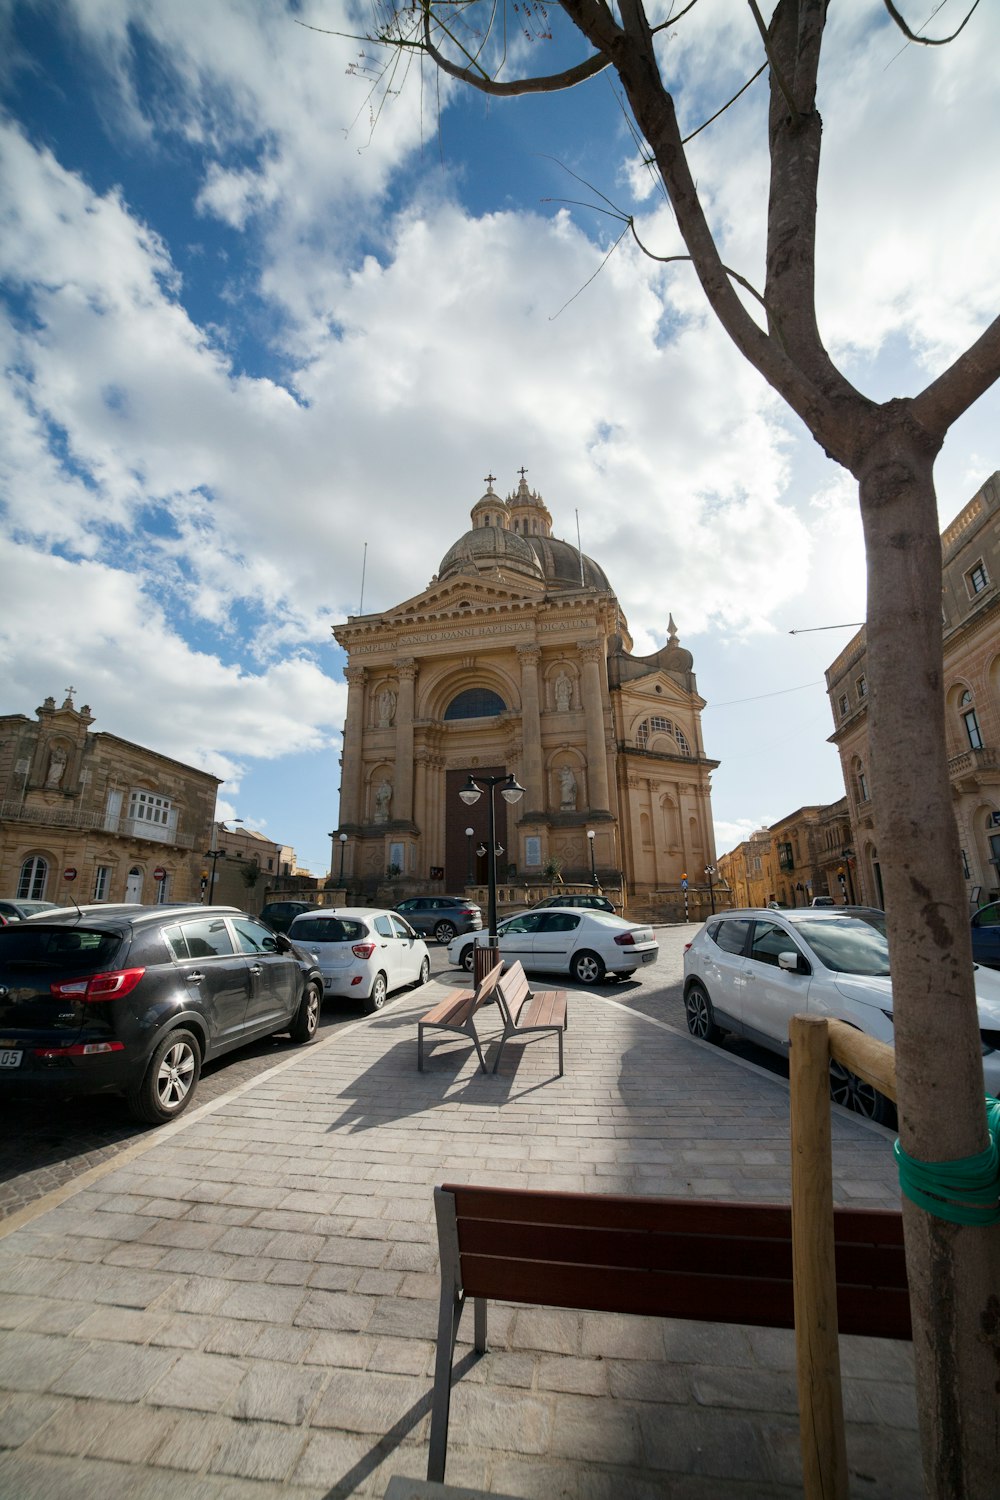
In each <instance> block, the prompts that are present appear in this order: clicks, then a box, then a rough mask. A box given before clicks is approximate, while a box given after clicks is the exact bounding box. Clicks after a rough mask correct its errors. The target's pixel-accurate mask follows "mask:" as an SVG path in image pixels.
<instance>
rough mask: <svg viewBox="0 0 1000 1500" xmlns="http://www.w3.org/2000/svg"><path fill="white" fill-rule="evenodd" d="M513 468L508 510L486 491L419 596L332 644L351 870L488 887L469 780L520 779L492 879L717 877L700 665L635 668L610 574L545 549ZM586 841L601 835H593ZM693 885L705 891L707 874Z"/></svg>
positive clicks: (647, 660)
mask: <svg viewBox="0 0 1000 1500" xmlns="http://www.w3.org/2000/svg"><path fill="white" fill-rule="evenodd" d="M524 475H525V471H524V470H522V471H521V478H520V483H519V484H518V486H517V489H516V490H515V492H514V493H513V494H511V495H508V497H507V498H506V499H503V498H501V496H499V495H498V494H497V493H496V492H495V491H494V489H493V477H492V476H490V478H489V479H488V480H487V489H486V493H485V494H484V495H483V496H482V498H481V499H479V500H478V501H477V502H476V504H475V505H474V506H473V507H472V513H471V519H472V527H471V529H470V530H469V531H467V532H465V534H464V535H463V536H461V537H460V538H459V539H458V541H456V542H455V543H454V545H453V546H451V547H449V549H448V551H447V552H446V553H445V555H444V557H443V558H442V560H441V564H440V567H439V569H438V572H437V574H436V575H435V576H434V578H432V580H431V582H430V584H429V585H428V586H427V588H426V589H424V590H423V592H422V593H420V594H417V595H415V596H414V597H413V598H411V599H407V600H405V601H404V602H403V603H402V604H399V605H398V606H396V607H395V608H394V609H389V610H386V611H385V612H384V613H382V614H378V615H362V616H351V617H349V618H348V620H347V621H346V622H345V623H344V624H342V625H339V626H337V627H336V628H335V630H334V635H335V636H336V639H337V641H338V642H339V644H340V645H341V646H342V647H343V649H344V651H345V652H346V653H347V665H346V668H345V676H346V679H347V683H348V704H347V719H346V723H345V727H344V751H343V760H342V779H341V789H340V827H339V829H338V834H340V833H343V834H346V835H347V841H346V844H345V846H344V853H345V859H346V864H345V874H346V877H347V878H348V879H350V880H351V881H352V882H355V883H361V884H366V883H367V884H368V885H370V886H372V887H373V886H375V885H376V884H377V883H378V882H379V881H380V880H381V879H383V878H384V876H385V874H386V872H387V871H392V872H393V874H394V875H398V877H399V880H400V884H401V886H402V887H404V888H406V889H411V890H417V889H419V890H431V891H433V890H438V891H446V890H456V889H459V890H460V889H462V888H464V887H465V886H466V885H472V884H479V883H481V882H482V881H483V880H484V879H485V871H486V858H485V855H484V854H479V853H477V850H479V849H485V840H486V836H487V817H488V808H487V803H488V800H489V799H488V794H487V795H486V796H484V797H483V798H482V799H481V800H480V802H479V803H477V804H476V805H475V806H474V807H472V808H469V807H467V806H466V805H465V804H464V803H462V802H461V801H460V799H459V795H458V794H459V791H460V789H461V788H462V787H463V786H464V785H465V784H466V782H467V780H468V778H469V776H470V774H472V775H473V776H475V775H481V776H496V775H506V774H508V773H513V774H514V775H515V776H516V777H517V780H518V781H519V782H520V783H521V785H522V786H523V787H524V788H525V795H524V797H523V798H522V799H521V801H520V802H518V803H516V804H513V805H510V806H508V804H507V803H506V802H505V801H504V800H503V799H502V798H501V797H499V796H497V797H496V799H495V807H496V842H497V844H498V845H499V846H500V847H501V848H502V850H503V853H502V854H501V855H500V856H499V857H498V869H499V871H500V874H501V878H508V879H511V880H517V881H518V882H525V881H528V882H530V881H531V880H539V879H541V877H542V876H543V872H545V871H546V869H549V870H551V869H552V868H553V867H554V866H555V865H558V867H559V869H560V871H561V874H562V876H563V878H564V879H569V878H576V879H586V880H590V879H591V874H592V871H591V856H592V858H593V868H594V870H596V872H597V874H598V878H599V879H600V880H601V881H602V883H607V884H619V883H622V884H623V885H624V889H625V892H626V894H627V895H628V896H629V897H633V896H635V895H637V894H638V895H642V896H647V895H650V896H651V895H652V894H653V893H656V892H670V891H673V892H676V891H677V890H678V888H679V882H680V879H681V877H682V875H683V874H684V873H685V872H686V871H688V870H696V871H701V870H703V869H704V868H705V866H706V865H709V864H714V840H713V832H712V815H711V801H710V776H711V771H712V770H713V769H714V767H715V766H716V765H717V764H718V762H716V761H713V760H710V759H709V758H708V757H707V756H706V754H705V751H704V747H703V743H702V734H701V710H702V708H703V707H704V700H703V699H702V698H701V697H700V696H699V694H698V690H697V685H696V682H695V676H694V672H693V670H692V666H693V663H692V657H691V653H690V652H689V651H686V650H685V649H684V648H683V647H682V646H681V645H680V643H679V641H678V638H677V632H676V630H675V628H674V624H673V621H672V620H671V621H670V624H669V633H668V640H667V644H666V645H665V646H664V647H663V648H662V650H660V651H657V652H654V653H653V654H652V655H650V656H645V657H638V656H634V655H632V640H631V637H630V635H629V630H628V625H627V622H626V620H625V617H624V615H623V613H622V610H621V606H620V604H619V602H618V599H617V598H616V596H615V594H614V591H613V589H612V587H611V584H610V583H609V581H608V579H607V577H606V575H605V573H604V570H603V569H602V568H601V567H600V566H599V565H598V564H597V563H596V562H594V561H593V559H592V558H589V557H587V556H585V555H584V554H583V553H582V552H580V551H579V550H578V549H577V548H576V547H574V546H572V545H571V544H570V543H568V542H564V541H560V540H558V539H557V538H556V537H554V536H553V535H552V518H551V516H550V514H549V511H548V509H547V507H546V505H545V502H544V501H543V500H542V497H541V496H540V495H539V494H537V493H536V492H534V491H532V490H530V489H529V488H528V485H527V482H526V480H525V477H524ZM590 833H593V835H594V837H593V839H590V838H588V834H590ZM699 878H703V877H699Z"/></svg>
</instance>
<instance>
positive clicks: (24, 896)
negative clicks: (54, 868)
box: [17, 854, 49, 901]
mask: <svg viewBox="0 0 1000 1500" xmlns="http://www.w3.org/2000/svg"><path fill="white" fill-rule="evenodd" d="M48 874H49V865H48V860H45V859H43V858H42V856H41V855H40V854H36V855H34V857H33V858H31V859H26V860H25V861H24V864H23V865H22V866H21V874H20V877H19V878H18V882H17V894H18V896H19V897H20V899H21V900H22V901H41V900H42V899H43V897H44V895H45V882H46V880H47V879H48Z"/></svg>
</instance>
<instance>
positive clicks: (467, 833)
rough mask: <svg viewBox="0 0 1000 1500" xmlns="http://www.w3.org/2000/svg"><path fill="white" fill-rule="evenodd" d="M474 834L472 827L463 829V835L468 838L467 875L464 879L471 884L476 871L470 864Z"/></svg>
mask: <svg viewBox="0 0 1000 1500" xmlns="http://www.w3.org/2000/svg"><path fill="white" fill-rule="evenodd" d="M475 836H476V830H475V829H474V828H467V829H466V830H465V837H466V839H467V840H468V849H469V864H468V875H467V877H466V881H465V883H466V885H471V884H472V882H473V879H474V878H475V873H476V872H475V870H474V869H473V865H472V840H473V839H474V838H475Z"/></svg>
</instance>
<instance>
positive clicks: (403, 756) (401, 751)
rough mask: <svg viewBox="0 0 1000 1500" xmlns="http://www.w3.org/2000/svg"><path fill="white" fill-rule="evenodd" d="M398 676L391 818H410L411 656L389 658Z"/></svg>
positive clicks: (414, 667)
mask: <svg viewBox="0 0 1000 1500" xmlns="http://www.w3.org/2000/svg"><path fill="white" fill-rule="evenodd" d="M393 666H394V667H395V669H396V673H397V675H398V677H399V702H398V704H397V705H396V786H395V793H394V801H395V806H394V807H393V813H392V816H393V821H396V820H402V821H404V822H406V823H412V821H413V700H414V691H415V684H416V680H417V664H416V662H415V661H414V659H413V657H412V656H406V657H402V658H401V659H400V660H399V661H395V662H393Z"/></svg>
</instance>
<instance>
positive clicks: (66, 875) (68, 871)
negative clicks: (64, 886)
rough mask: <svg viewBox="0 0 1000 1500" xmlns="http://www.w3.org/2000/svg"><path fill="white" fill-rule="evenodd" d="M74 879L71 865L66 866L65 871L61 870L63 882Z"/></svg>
mask: <svg viewBox="0 0 1000 1500" xmlns="http://www.w3.org/2000/svg"><path fill="white" fill-rule="evenodd" d="M75 879H76V870H75V869H74V867H73V866H72V865H67V866H66V868H65V870H63V880H75Z"/></svg>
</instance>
